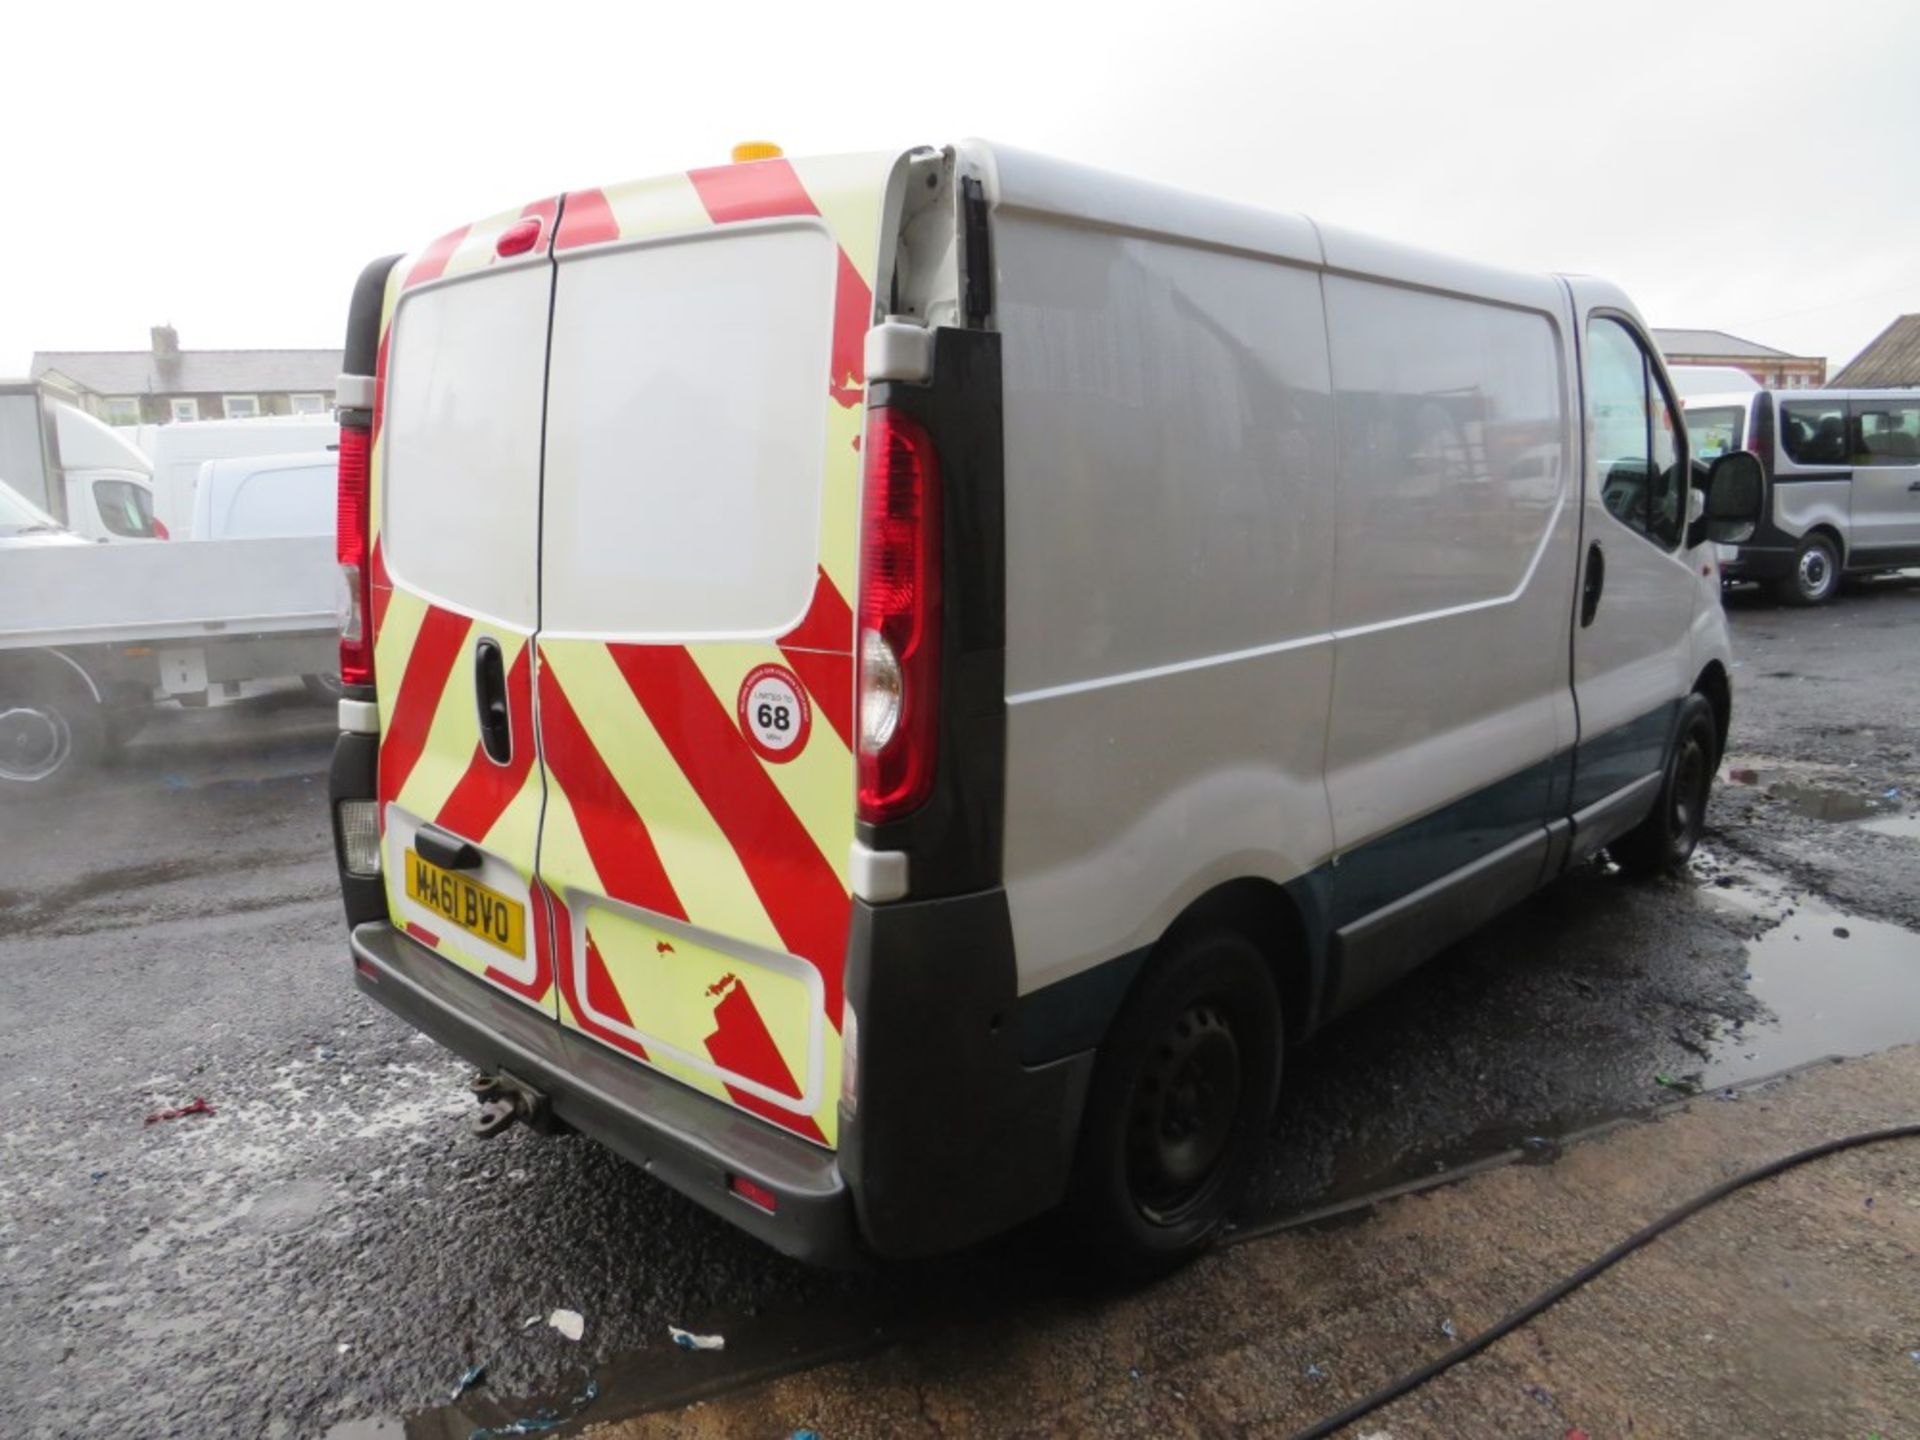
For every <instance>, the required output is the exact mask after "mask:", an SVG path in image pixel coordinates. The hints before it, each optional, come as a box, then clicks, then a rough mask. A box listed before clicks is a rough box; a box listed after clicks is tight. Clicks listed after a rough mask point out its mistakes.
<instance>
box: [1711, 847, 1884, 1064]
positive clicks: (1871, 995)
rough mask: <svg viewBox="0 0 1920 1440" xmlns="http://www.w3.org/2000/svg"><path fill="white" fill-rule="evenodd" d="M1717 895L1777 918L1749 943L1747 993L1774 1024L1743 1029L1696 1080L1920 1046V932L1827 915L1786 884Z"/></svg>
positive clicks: (1723, 1042)
mask: <svg viewBox="0 0 1920 1440" xmlns="http://www.w3.org/2000/svg"><path fill="white" fill-rule="evenodd" d="M1747 878H1748V879H1749V881H1750V882H1751V888H1749V889H1746V890H1744V891H1742V890H1739V889H1734V890H1722V889H1713V890H1709V891H1706V892H1705V893H1706V894H1707V895H1708V896H1709V897H1710V898H1711V900H1712V901H1713V902H1715V903H1718V904H1722V905H1727V906H1729V907H1731V908H1734V909H1738V910H1743V911H1745V912H1746V913H1748V914H1756V915H1761V916H1765V917H1767V918H1773V917H1775V916H1778V915H1780V914H1781V912H1782V911H1783V910H1785V909H1787V908H1789V907H1791V909H1792V912H1793V913H1792V914H1790V915H1787V916H1786V917H1785V918H1784V919H1781V920H1779V922H1778V923H1777V924H1775V925H1774V926H1773V928H1772V929H1770V930H1768V931H1766V932H1765V933H1764V934H1762V935H1760V936H1759V937H1758V938H1757V939H1754V940H1751V941H1749V942H1748V943H1747V969H1748V974H1749V978H1748V987H1749V989H1750V990H1751V991H1752V994H1753V996H1754V998H1755V999H1757V1000H1759V1001H1760V1002H1761V1003H1762V1004H1764V1005H1765V1006H1766V1007H1767V1008H1768V1009H1769V1010H1771V1011H1772V1012H1773V1015H1774V1019H1773V1020H1772V1021H1762V1022H1757V1023H1754V1024H1748V1025H1736V1026H1733V1027H1731V1028H1730V1029H1729V1030H1728V1031H1727V1032H1726V1033H1724V1034H1723V1035H1722V1036H1721V1037H1720V1040H1719V1041H1718V1043H1717V1044H1715V1045H1714V1046H1713V1058H1712V1059H1710V1060H1709V1061H1707V1063H1706V1064H1705V1066H1704V1067H1703V1068H1702V1069H1701V1070H1700V1072H1699V1073H1698V1074H1697V1076H1690V1077H1689V1078H1690V1079H1694V1080H1696V1082H1697V1083H1698V1084H1699V1085H1701V1086H1702V1087H1704V1088H1707V1089H1720V1088H1722V1087H1724V1086H1727V1085H1732V1084H1736V1083H1738V1082H1739V1081H1742V1080H1750V1079H1753V1078H1755V1077H1757V1076H1761V1075H1770V1074H1773V1073H1775V1072H1776V1071H1780V1070H1786V1069H1789V1068H1791V1067H1793V1066H1795V1065H1804V1064H1806V1063H1807V1062H1808V1061H1810V1060H1818V1059H1820V1058H1821V1057H1822V1056H1826V1055H1866V1054H1871V1053H1872V1052H1874V1051H1876V1050H1884V1049H1887V1048H1888V1047H1890V1046H1893V1045H1901V1044H1905V1043H1907V1042H1909V1041H1911V1040H1915V1039H1920V934H1916V933H1914V932H1913V931H1911V930H1905V929H1902V928H1901V927H1900V926H1898V925H1889V924H1885V923H1883V922H1881V921H1877V920H1861V919H1859V918H1857V917H1855V916H1851V915H1846V914H1843V913H1841V912H1840V911H1837V910H1831V909H1828V908H1827V907H1826V906H1823V905H1820V904H1818V903H1817V902H1813V901H1809V900H1808V899H1807V898H1806V897H1804V896H1801V895H1796V894H1792V893H1791V892H1789V891H1787V890H1786V889H1785V888H1784V887H1780V886H1776V885H1773V884H1770V883H1768V882H1766V881H1764V880H1757V879H1755V878H1754V877H1753V876H1752V875H1751V872H1749V874H1748V877H1747Z"/></svg>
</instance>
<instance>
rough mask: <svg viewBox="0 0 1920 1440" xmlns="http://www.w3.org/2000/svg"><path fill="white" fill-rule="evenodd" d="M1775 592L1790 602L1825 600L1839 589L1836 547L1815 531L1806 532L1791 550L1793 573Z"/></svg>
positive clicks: (1820, 602)
mask: <svg viewBox="0 0 1920 1440" xmlns="http://www.w3.org/2000/svg"><path fill="white" fill-rule="evenodd" d="M1774 593H1775V594H1776V595H1777V596H1778V597H1779V598H1780V599H1782V600H1784V601H1786V602H1787V604H1789V605H1824V604H1826V603H1827V601H1829V600H1831V599H1832V598H1833V597H1834V596H1835V595H1837V594H1839V593H1840V549H1839V547H1838V546H1837V545H1835V544H1834V543H1833V541H1832V540H1830V539H1828V538H1827V537H1826V536H1825V535H1821V534H1819V533H1817V532H1816V533H1815V534H1812V535H1809V536H1807V538H1806V539H1804V540H1802V541H1801V542H1800V549H1799V550H1798V551H1797V552H1795V554H1794V557H1793V574H1791V575H1789V576H1788V577H1787V578H1786V579H1785V580H1782V581H1780V582H1779V584H1778V585H1777V586H1776V587H1775V590H1774Z"/></svg>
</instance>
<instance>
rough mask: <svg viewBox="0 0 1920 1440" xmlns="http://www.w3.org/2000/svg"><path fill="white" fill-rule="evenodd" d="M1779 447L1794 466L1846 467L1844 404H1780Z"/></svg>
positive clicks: (1808, 401) (1811, 402) (1814, 401)
mask: <svg viewBox="0 0 1920 1440" xmlns="http://www.w3.org/2000/svg"><path fill="white" fill-rule="evenodd" d="M1780 446H1781V448H1782V449H1783V450H1785V451H1786V452H1787V458H1788V459H1789V460H1791V461H1793V462H1794V464H1796V465H1844V464H1846V463H1847V404H1846V401H1844V400H1783V401H1781V402H1780Z"/></svg>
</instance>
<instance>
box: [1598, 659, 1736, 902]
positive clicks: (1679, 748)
mask: <svg viewBox="0 0 1920 1440" xmlns="http://www.w3.org/2000/svg"><path fill="white" fill-rule="evenodd" d="M1719 753H1720V732H1719V730H1718V728H1716V726H1715V725H1714V723H1713V707H1712V706H1711V705H1709V704H1708V703H1707V700H1706V697H1705V696H1704V695H1689V696H1688V697H1687V699H1686V703H1685V704H1684V705H1682V706H1681V707H1680V726H1679V729H1678V731H1677V733H1676V734H1675V737H1674V742H1673V753H1672V754H1671V755H1670V756H1668V757H1667V776H1666V780H1665V782H1664V783H1663V784H1662V785H1661V787H1660V799H1659V801H1658V802H1657V803H1656V804H1655V805H1654V807H1653V813H1652V814H1651V815H1649V816H1647V818H1646V819H1644V820H1642V821H1641V822H1640V823H1639V824H1638V825H1636V826H1635V827H1634V828H1633V829H1632V830H1629V831H1628V832H1627V833H1626V834H1625V835H1623V836H1622V837H1621V838H1620V839H1618V840H1616V841H1614V842H1613V844H1612V846H1610V847H1609V849H1610V852H1611V854H1612V855H1613V858H1614V862H1615V863H1616V864H1618V865H1619V867H1620V868H1621V869H1622V870H1624V871H1625V872H1626V873H1627V874H1629V875H1634V876H1650V875H1671V874H1675V873H1677V872H1679V871H1680V870H1683V869H1685V868H1686V864H1687V861H1689V860H1691V859H1692V858H1693V852H1694V848H1695V847H1696V846H1698V845H1699V843H1700V836H1701V834H1702V832H1703V831H1705V829H1706V826H1707V797H1708V796H1709V795H1710V794H1711V793H1712V790H1713V767H1714V765H1715V763H1716V761H1717V758H1718V756H1719Z"/></svg>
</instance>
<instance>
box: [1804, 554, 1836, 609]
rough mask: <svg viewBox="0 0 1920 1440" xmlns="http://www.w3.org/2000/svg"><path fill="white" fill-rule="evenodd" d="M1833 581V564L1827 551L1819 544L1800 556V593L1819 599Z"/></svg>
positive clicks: (1812, 598)
mask: <svg viewBox="0 0 1920 1440" xmlns="http://www.w3.org/2000/svg"><path fill="white" fill-rule="evenodd" d="M1832 581H1833V564H1832V562H1831V561H1830V560H1829V559H1828V558H1827V552H1826V551H1825V550H1823V549H1821V548H1820V547H1819V546H1815V547H1814V548H1812V549H1811V550H1808V551H1807V553H1806V554H1804V555H1802V556H1801V557H1800V593H1801V594H1803V595H1805V596H1806V597H1807V598H1808V599H1811V600H1818V599H1819V598H1820V597H1821V596H1823V595H1825V594H1826V593H1827V588H1828V586H1829V585H1830V584H1831V583H1832Z"/></svg>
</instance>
